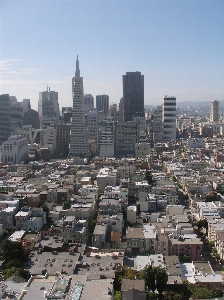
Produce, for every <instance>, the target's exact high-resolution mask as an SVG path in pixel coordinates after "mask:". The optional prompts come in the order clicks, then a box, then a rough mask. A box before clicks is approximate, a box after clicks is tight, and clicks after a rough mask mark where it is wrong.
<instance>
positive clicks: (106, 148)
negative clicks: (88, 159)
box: [97, 117, 115, 157]
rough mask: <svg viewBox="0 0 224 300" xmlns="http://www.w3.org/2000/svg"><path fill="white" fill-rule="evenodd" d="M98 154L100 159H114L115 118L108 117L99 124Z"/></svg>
mask: <svg viewBox="0 0 224 300" xmlns="http://www.w3.org/2000/svg"><path fill="white" fill-rule="evenodd" d="M97 144H98V153H99V156H100V157H114V147H115V127H114V118H113V117H106V118H105V119H104V120H103V121H101V122H98V143H97Z"/></svg>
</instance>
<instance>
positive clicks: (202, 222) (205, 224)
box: [196, 219, 208, 233]
mask: <svg viewBox="0 0 224 300" xmlns="http://www.w3.org/2000/svg"><path fill="white" fill-rule="evenodd" d="M196 225H197V227H198V228H205V229H206V233H207V232H208V221H207V220H206V219H203V220H199V221H198V222H197V224H196Z"/></svg>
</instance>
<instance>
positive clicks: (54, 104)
mask: <svg viewBox="0 0 224 300" xmlns="http://www.w3.org/2000/svg"><path fill="white" fill-rule="evenodd" d="M38 113H39V116H40V127H41V128H43V129H44V128H47V127H49V126H51V125H52V124H54V123H55V122H58V121H59V116H60V113H59V104H58V92H54V91H51V90H50V88H49V89H48V88H47V91H45V92H40V93H39V101H38Z"/></svg>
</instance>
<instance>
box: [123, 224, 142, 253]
mask: <svg viewBox="0 0 224 300" xmlns="http://www.w3.org/2000/svg"><path fill="white" fill-rule="evenodd" d="M126 253H127V254H128V255H134V256H135V255H137V254H145V236H144V232H143V229H142V227H128V229H127V231H126Z"/></svg>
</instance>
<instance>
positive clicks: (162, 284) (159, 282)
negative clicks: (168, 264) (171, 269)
mask: <svg viewBox="0 0 224 300" xmlns="http://www.w3.org/2000/svg"><path fill="white" fill-rule="evenodd" d="M155 271H156V272H155V273H156V289H157V291H158V293H159V297H160V298H161V297H162V293H163V291H164V290H165V288H166V284H167V281H168V275H167V273H166V270H165V269H163V268H160V267H156V268H155Z"/></svg>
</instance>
